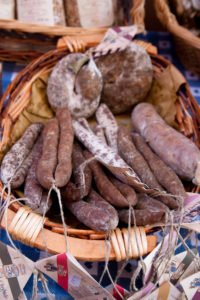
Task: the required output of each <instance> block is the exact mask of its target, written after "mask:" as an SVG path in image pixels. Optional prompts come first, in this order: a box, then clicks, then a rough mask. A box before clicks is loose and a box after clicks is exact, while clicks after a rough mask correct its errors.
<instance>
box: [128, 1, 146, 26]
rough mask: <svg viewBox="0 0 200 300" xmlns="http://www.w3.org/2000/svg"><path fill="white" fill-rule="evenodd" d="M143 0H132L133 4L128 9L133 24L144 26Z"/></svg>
mask: <svg viewBox="0 0 200 300" xmlns="http://www.w3.org/2000/svg"><path fill="white" fill-rule="evenodd" d="M144 6H145V0H133V6H132V8H131V11H130V15H131V18H132V20H133V23H134V24H135V25H140V26H142V27H143V28H145V24H144V17H145V9H144Z"/></svg>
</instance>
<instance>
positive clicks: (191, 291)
mask: <svg viewBox="0 0 200 300" xmlns="http://www.w3.org/2000/svg"><path fill="white" fill-rule="evenodd" d="M180 285H181V286H182V288H183V290H184V292H185V294H186V296H187V299H188V300H199V299H200V272H197V273H195V274H193V275H191V276H189V277H187V278H185V279H184V280H182V281H181V282H180Z"/></svg>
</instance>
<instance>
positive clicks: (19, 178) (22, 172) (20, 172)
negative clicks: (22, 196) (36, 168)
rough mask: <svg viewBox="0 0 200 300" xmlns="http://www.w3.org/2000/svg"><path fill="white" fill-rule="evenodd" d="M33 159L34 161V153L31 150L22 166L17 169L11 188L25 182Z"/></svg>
mask: <svg viewBox="0 0 200 300" xmlns="http://www.w3.org/2000/svg"><path fill="white" fill-rule="evenodd" d="M32 161H33V153H32V151H31V152H30V153H29V155H28V156H27V157H26V158H25V160H24V161H23V163H22V165H21V167H20V168H19V169H17V171H16V173H15V175H14V176H13V178H12V180H11V188H13V189H15V188H17V187H19V186H21V185H22V184H23V183H24V180H25V178H26V175H27V173H28V170H29V169H30V166H31V164H32Z"/></svg>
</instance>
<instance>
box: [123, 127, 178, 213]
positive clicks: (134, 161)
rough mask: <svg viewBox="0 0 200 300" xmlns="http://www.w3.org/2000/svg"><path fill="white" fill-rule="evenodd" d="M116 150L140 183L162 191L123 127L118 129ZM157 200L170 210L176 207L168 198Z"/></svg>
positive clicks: (172, 200) (160, 197) (161, 197)
mask: <svg viewBox="0 0 200 300" xmlns="http://www.w3.org/2000/svg"><path fill="white" fill-rule="evenodd" d="M118 150H119V154H120V155H121V156H122V157H123V158H124V160H125V161H126V162H127V164H128V165H130V166H131V168H133V169H134V171H135V172H136V173H137V175H138V176H139V178H140V179H141V180H142V182H144V183H145V184H147V186H148V187H149V188H152V189H157V190H158V191H160V192H162V191H164V190H163V188H162V187H161V185H160V184H159V183H158V181H157V179H156V178H155V176H154V174H153V173H152V171H151V169H150V168H149V165H148V164H147V162H146V161H145V159H144V157H143V156H142V155H141V154H140V152H138V150H137V149H136V148H135V146H134V144H133V142H132V139H131V136H130V134H129V132H128V130H127V129H126V128H124V127H120V128H119V131H118ZM159 200H161V201H162V202H163V203H165V204H166V205H167V206H168V207H170V208H173V209H174V208H177V207H178V204H177V203H176V201H175V200H174V199H173V198H172V197H170V196H159Z"/></svg>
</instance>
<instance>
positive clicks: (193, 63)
mask: <svg viewBox="0 0 200 300" xmlns="http://www.w3.org/2000/svg"><path fill="white" fill-rule="evenodd" d="M144 6H145V0H136V1H135V5H134V6H133V9H132V12H131V14H132V18H133V20H134V23H136V24H143V25H144ZM154 6H155V11H156V15H157V17H158V19H159V21H160V22H161V24H162V25H163V26H164V27H165V28H166V29H167V30H168V31H169V32H170V33H171V34H172V35H173V37H174V40H175V44H176V52H177V55H178V56H179V58H180V61H181V63H182V64H183V65H184V66H185V67H186V68H187V69H189V70H191V71H193V72H195V73H196V74H197V75H200V38H198V37H196V36H195V35H194V34H193V33H191V32H190V31H189V30H188V29H186V28H184V27H183V26H181V25H179V23H178V21H177V19H176V16H175V15H174V14H173V13H172V12H171V11H170V7H169V5H168V1H167V0H154Z"/></svg>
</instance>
